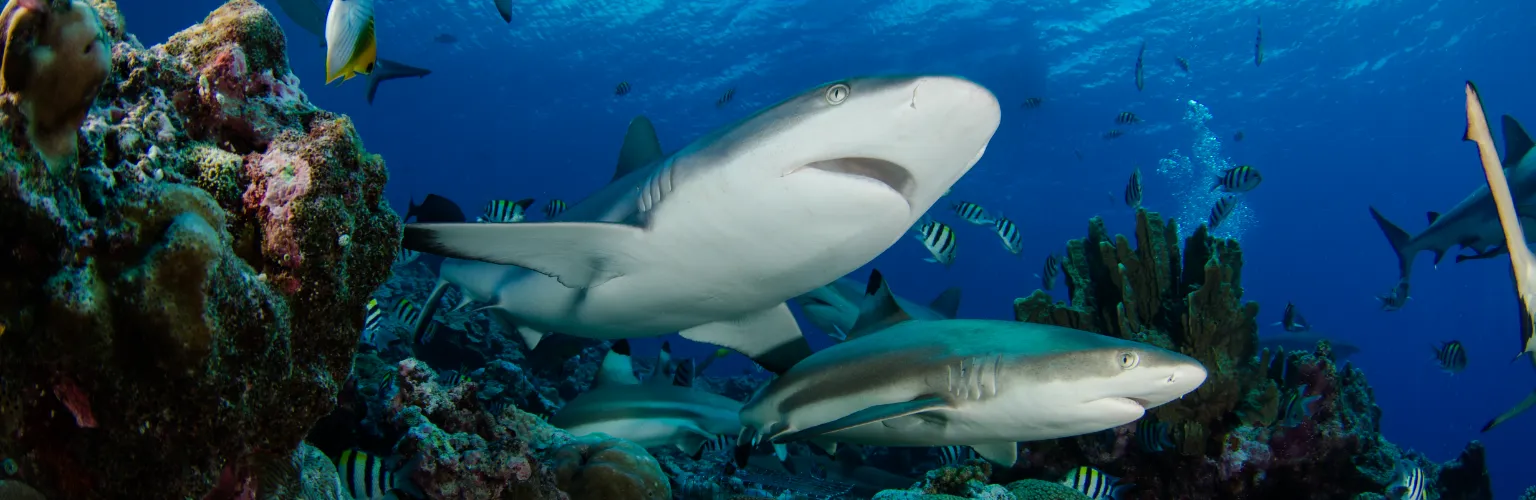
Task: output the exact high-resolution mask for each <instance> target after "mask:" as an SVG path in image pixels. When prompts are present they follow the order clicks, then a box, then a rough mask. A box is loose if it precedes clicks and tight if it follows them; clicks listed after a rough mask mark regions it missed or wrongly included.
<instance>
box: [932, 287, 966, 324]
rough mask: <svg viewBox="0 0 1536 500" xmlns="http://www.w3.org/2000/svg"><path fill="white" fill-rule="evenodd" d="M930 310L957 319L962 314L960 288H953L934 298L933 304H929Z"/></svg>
mask: <svg viewBox="0 0 1536 500" xmlns="http://www.w3.org/2000/svg"><path fill="white" fill-rule="evenodd" d="M928 308H929V309H933V310H934V312H937V313H939V314H940V315H943V316H944V317H946V318H949V319H955V317H956V316H957V315H959V314H960V287H958V286H957V287H951V288H949V289H948V290H944V291H943V292H940V293H939V296H938V297H934V299H933V302H929V303H928Z"/></svg>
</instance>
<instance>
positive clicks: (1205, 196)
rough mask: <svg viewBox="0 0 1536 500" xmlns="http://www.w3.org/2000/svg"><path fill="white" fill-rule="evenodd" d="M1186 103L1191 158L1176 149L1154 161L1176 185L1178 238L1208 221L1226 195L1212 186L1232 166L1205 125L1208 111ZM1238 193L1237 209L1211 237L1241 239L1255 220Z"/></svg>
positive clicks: (1185, 113)
mask: <svg viewBox="0 0 1536 500" xmlns="http://www.w3.org/2000/svg"><path fill="white" fill-rule="evenodd" d="M1187 103H1188V105H1189V108H1188V109H1187V110H1185V112H1184V123H1186V124H1188V125H1189V127H1190V131H1191V132H1193V135H1194V142H1193V143H1192V144H1191V145H1190V149H1191V150H1193V151H1194V155H1193V157H1188V156H1184V155H1183V154H1181V153H1179V150H1177V149H1175V150H1173V151H1170V152H1169V153H1168V156H1166V157H1164V158H1163V159H1161V160H1158V162H1157V172H1158V173H1160V174H1163V176H1164V177H1167V178H1168V180H1171V181H1173V182H1172V185H1174V186H1178V188H1177V189H1178V191H1177V192H1176V193H1174V198H1176V199H1177V200H1178V202H1179V211H1178V214H1177V216H1176V218H1177V220H1178V221H1179V237H1180V238H1188V237H1189V235H1191V234H1194V232H1195V227H1196V226H1199V225H1200V224H1203V223H1206V222H1207V221H1209V220H1210V218H1211V207H1214V206H1216V202H1217V200H1220V199H1221V198H1222V197H1223V196H1225V195H1226V193H1223V192H1221V191H1213V190H1211V185H1212V184H1213V183H1214V182H1215V179H1216V178H1217V176H1219V175H1221V173H1222V172H1224V171H1226V170H1227V169H1229V168H1232V167H1233V166H1235V165H1233V164H1232V162H1230V161H1228V160H1227V159H1226V158H1223V157H1222V156H1221V140H1220V139H1218V138H1217V137H1216V134H1215V133H1212V132H1211V129H1210V127H1208V126H1206V122H1209V121H1211V118H1212V116H1211V110H1209V109H1206V107H1205V105H1204V104H1200V103H1198V102H1195V101H1194V100H1190V101H1187ZM1237 196H1238V205H1237V209H1236V210H1235V211H1233V212H1232V214H1231V215H1228V216H1227V219H1226V220H1225V221H1223V222H1222V223H1221V226H1220V227H1217V228H1216V229H1215V230H1213V231H1211V235H1212V236H1217V237H1221V238H1231V239H1234V240H1239V241H1241V240H1242V239H1243V233H1244V232H1245V231H1247V230H1248V228H1249V227H1252V226H1253V224H1255V223H1256V221H1257V217H1256V216H1255V215H1254V213H1253V210H1252V209H1250V208H1248V204H1247V203H1243V202H1242V200H1243V196H1244V195H1242V194H1239V195H1237Z"/></svg>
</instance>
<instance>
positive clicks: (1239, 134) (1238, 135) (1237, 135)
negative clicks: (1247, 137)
mask: <svg viewBox="0 0 1536 500" xmlns="http://www.w3.org/2000/svg"><path fill="white" fill-rule="evenodd" d="M1232 140H1233V141H1236V142H1243V131H1241V130H1239V131H1237V133H1235V134H1232Z"/></svg>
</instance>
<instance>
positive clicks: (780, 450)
mask: <svg viewBox="0 0 1536 500" xmlns="http://www.w3.org/2000/svg"><path fill="white" fill-rule="evenodd" d="M773 456H775V457H778V459H779V461H780V462H783V463H784V465H786V466H788V465H789V446H787V445H783V444H775V445H773Z"/></svg>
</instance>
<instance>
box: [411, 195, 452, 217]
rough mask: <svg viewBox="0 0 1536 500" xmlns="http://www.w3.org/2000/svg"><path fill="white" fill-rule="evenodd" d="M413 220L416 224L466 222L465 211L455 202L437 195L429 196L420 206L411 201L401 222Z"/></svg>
mask: <svg viewBox="0 0 1536 500" xmlns="http://www.w3.org/2000/svg"><path fill="white" fill-rule="evenodd" d="M412 218H415V219H416V222H464V211H463V210H460V209H459V205H458V204H455V203H454V202H453V200H449V199H447V198H444V197H442V196H438V195H435V194H428V195H427V197H426V199H424V200H422V201H421V204H420V205H417V204H416V201H415V200H411V201H410V202H409V203H408V204H407V205H406V209H405V217H402V218H401V219H400V220H401V221H408V220H411V219H412Z"/></svg>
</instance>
